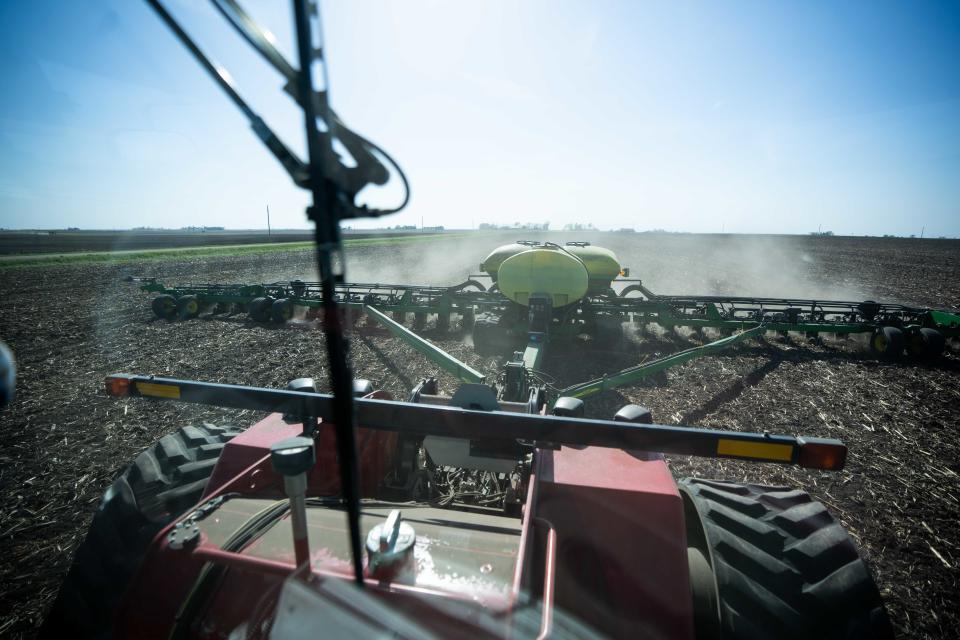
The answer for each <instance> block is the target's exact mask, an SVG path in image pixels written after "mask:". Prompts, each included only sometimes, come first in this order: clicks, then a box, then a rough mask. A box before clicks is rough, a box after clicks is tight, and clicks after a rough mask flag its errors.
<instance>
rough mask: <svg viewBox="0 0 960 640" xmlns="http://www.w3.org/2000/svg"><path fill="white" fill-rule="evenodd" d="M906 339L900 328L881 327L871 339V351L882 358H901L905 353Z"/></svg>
mask: <svg viewBox="0 0 960 640" xmlns="http://www.w3.org/2000/svg"><path fill="white" fill-rule="evenodd" d="M904 342H905V337H904V335H903V330H902V329H899V328H898V327H880V328H879V329H877V330H876V331H874V332H873V335H872V336H871V337H870V349H872V350H873V352H874V353H876V354H877V355H879V356H880V357H882V358H890V359H894V358H899V357H900V355H901V354H902V353H903V348H904Z"/></svg>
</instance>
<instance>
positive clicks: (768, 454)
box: [717, 438, 793, 462]
mask: <svg viewBox="0 0 960 640" xmlns="http://www.w3.org/2000/svg"><path fill="white" fill-rule="evenodd" d="M717 455H718V456H736V457H738V458H755V459H757V460H782V461H783V462H790V461H791V460H793V445H789V444H772V443H766V442H746V441H744V440H726V439H724V438H720V439H719V440H717Z"/></svg>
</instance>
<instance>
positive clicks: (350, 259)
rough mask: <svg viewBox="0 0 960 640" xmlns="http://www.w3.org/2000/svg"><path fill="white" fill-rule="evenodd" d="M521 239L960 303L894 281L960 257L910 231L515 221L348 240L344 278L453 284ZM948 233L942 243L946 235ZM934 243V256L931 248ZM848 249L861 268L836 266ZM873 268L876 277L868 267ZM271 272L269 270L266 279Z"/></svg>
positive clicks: (666, 272)
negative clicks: (748, 231)
mask: <svg viewBox="0 0 960 640" xmlns="http://www.w3.org/2000/svg"><path fill="white" fill-rule="evenodd" d="M516 240H539V241H549V242H555V243H558V244H563V243H565V242H571V241H580V240H583V241H588V242H591V243H592V244H595V245H598V246H602V247H606V248H608V249H611V250H613V251H614V252H615V253H616V254H617V257H618V258H619V260H620V263H621V264H622V265H623V266H627V267H629V268H630V270H631V274H630V277H631V278H639V279H641V280H643V283H644V284H645V285H646V286H647V288H649V289H651V290H652V291H653V292H654V293H659V294H664V295H671V294H699V295H737V296H754V297H788V298H818V299H822V300H853V301H861V300H866V299H875V300H879V301H883V302H899V303H903V304H914V305H921V306H931V307H937V308H955V307H957V306H960V300H957V299H951V298H946V299H944V298H942V297H940V296H938V295H937V291H936V290H935V289H934V290H932V291H928V290H925V289H926V288H927V287H936V286H937V283H936V282H935V281H933V280H925V281H924V282H921V283H918V284H919V285H920V286H917V287H915V288H914V290H913V292H912V295H908V296H906V295H904V294H903V288H902V287H896V286H893V287H892V288H896V289H897V294H896V295H893V296H891V295H890V294H889V293H886V290H888V289H890V288H891V285H895V284H896V283H897V282H898V281H899V279H900V274H899V273H898V270H899V269H900V268H903V269H911V270H912V269H915V268H918V267H919V268H920V269H921V271H924V272H930V275H931V276H932V277H934V278H938V277H942V276H938V275H937V274H936V272H937V271H938V270H940V269H949V268H952V267H953V266H955V263H956V261H957V260H960V250H957V251H954V252H953V258H952V260H950V261H949V262H948V263H947V264H943V256H942V254H943V248H944V247H945V246H952V247H954V248H957V247H958V246H960V243H952V244H949V243H951V241H935V240H928V241H916V240H910V239H880V238H874V239H860V238H839V237H834V238H816V237H804V236H740V235H693V234H652V233H651V234H646V233H596V232H592V233H573V232H563V233H543V232H524V231H510V232H498V233H476V234H470V235H467V236H463V237H458V238H444V239H443V240H442V242H441V241H437V242H435V243H432V242H426V243H415V242H414V243H403V244H392V245H382V246H378V247H370V248H369V249H367V250H365V251H364V252H362V253H352V252H351V251H350V250H349V249H348V250H347V278H348V280H349V281H351V282H378V283H390V284H428V285H452V284H457V283H459V282H462V281H463V280H464V279H465V278H466V277H467V276H468V275H469V274H472V273H478V272H479V264H480V262H481V261H482V260H483V259H484V258H485V257H486V256H487V254H488V253H490V251H492V250H493V249H494V248H496V247H497V246H500V245H502V244H507V243H510V242H514V241H516ZM864 242H866V243H869V244H871V245H876V246H885V247H889V248H891V249H892V250H893V253H894V255H898V256H899V255H900V254H902V257H898V258H897V259H895V260H893V261H879V260H876V259H874V258H871V256H869V255H867V254H865V253H863V252H862V251H863V249H862V246H863V243H864ZM945 243H946V244H945ZM929 252H933V253H936V254H937V255H936V258H935V259H931V260H928V259H927V257H926V254H927V253H929ZM851 259H854V260H856V261H857V262H859V263H861V265H862V269H861V268H858V269H856V270H849V269H842V268H838V265H840V264H841V263H843V264H846V263H849V262H850V260H851ZM270 276H271V278H273V279H276V280H287V279H291V278H294V277H300V278H302V279H305V280H306V279H316V271H315V270H313V269H311V270H310V271H309V272H307V273H306V274H305V273H295V274H294V273H291V272H289V271H288V272H286V273H282V272H271V274H270ZM871 276H872V277H871ZM269 279H270V278H266V277H265V278H264V280H269Z"/></svg>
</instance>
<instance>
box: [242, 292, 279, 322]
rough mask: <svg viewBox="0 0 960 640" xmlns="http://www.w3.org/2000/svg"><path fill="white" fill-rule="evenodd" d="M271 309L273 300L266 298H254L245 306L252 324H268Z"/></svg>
mask: <svg viewBox="0 0 960 640" xmlns="http://www.w3.org/2000/svg"><path fill="white" fill-rule="evenodd" d="M272 308H273V298H271V297H270V296H266V297H263V298H254V299H253V300H251V301H250V304H249V305H248V306H247V314H248V315H249V316H250V319H251V320H253V321H254V322H270V310H271V309H272Z"/></svg>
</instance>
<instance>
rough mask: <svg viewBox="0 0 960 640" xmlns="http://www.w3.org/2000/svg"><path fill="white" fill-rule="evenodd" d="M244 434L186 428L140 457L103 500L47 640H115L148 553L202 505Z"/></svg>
mask: <svg viewBox="0 0 960 640" xmlns="http://www.w3.org/2000/svg"><path fill="white" fill-rule="evenodd" d="M239 434H240V431H239V430H236V429H234V428H233V427H217V426H214V425H210V424H205V425H203V426H201V427H183V428H182V429H180V430H179V431H177V432H176V433H173V434H171V435H167V436H164V437H163V438H161V439H160V440H159V441H158V442H157V443H156V444H154V445H153V446H151V447H150V448H149V449H147V450H146V451H144V452H143V453H141V454H140V455H139V456H137V458H136V459H135V460H134V462H133V464H131V465H130V466H129V467H127V468H126V469H125V470H124V471H123V473H122V474H121V475H120V477H118V478H117V479H116V480H115V481H114V483H113V484H112V485H111V486H110V487H109V488H108V489H107V490H106V492H105V493H104V494H103V499H102V500H101V502H100V506H99V507H98V509H97V511H96V513H95V514H94V516H93V521H92V522H91V524H90V529H89V530H88V532H87V537H86V538H85V539H84V541H83V542H82V543H80V546H79V547H78V548H77V552H76V554H75V555H74V558H73V563H72V565H71V566H70V570H69V572H68V573H67V576H66V578H65V579H64V581H63V584H62V585H61V586H60V592H59V594H58V595H57V599H56V600H55V601H54V603H53V606H52V607H51V609H50V611H49V612H48V613H47V616H46V619H45V620H44V623H43V626H42V627H41V629H40V637H41V638H64V637H84V638H88V637H98V638H109V637H111V636H112V635H113V633H112V630H113V618H114V615H115V613H116V611H117V608H118V606H119V604H120V600H121V598H122V597H123V594H124V592H125V591H126V589H127V586H128V584H129V583H130V580H131V579H132V578H133V576H134V575H135V573H136V571H137V569H138V568H139V566H140V562H141V561H142V560H143V556H144V554H145V553H146V550H147V547H148V546H149V545H150V543H151V542H152V541H153V538H154V537H156V535H157V533H159V532H160V530H161V529H163V528H164V527H165V526H167V525H168V524H169V523H170V522H172V521H173V520H174V519H176V518H177V517H179V516H181V515H182V514H184V513H185V512H186V511H187V510H188V509H190V508H191V507H193V506H194V505H195V504H196V503H197V502H198V501H199V500H200V497H201V495H202V494H203V490H204V488H205V487H206V485H207V481H208V480H209V479H210V475H211V474H212V473H213V468H214V466H216V463H217V459H218V458H219V457H220V453H221V452H222V451H223V446H224V444H225V443H227V442H228V441H229V440H231V439H232V438H233V437H234V436H236V435H239Z"/></svg>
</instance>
